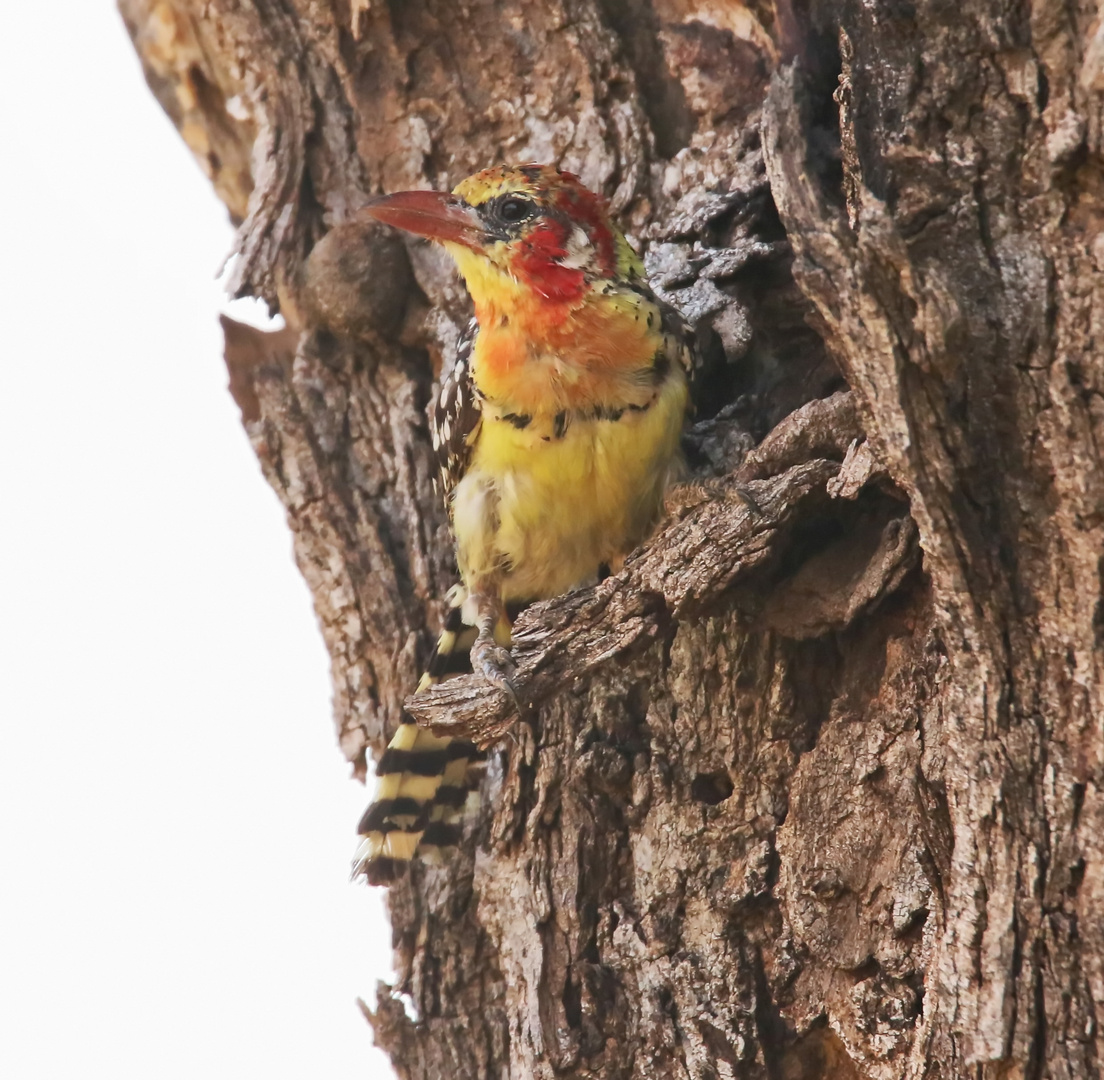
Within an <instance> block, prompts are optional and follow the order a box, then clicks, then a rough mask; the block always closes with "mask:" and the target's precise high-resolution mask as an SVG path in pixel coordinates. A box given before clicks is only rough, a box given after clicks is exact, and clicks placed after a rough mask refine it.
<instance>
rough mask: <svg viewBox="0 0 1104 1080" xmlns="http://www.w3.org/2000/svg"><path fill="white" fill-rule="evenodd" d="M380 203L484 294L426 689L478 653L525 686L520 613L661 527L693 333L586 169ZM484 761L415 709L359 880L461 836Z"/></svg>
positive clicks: (466, 361) (453, 375)
mask: <svg viewBox="0 0 1104 1080" xmlns="http://www.w3.org/2000/svg"><path fill="white" fill-rule="evenodd" d="M367 212H368V213H369V214H370V215H371V216H372V217H373V218H375V219H376V220H378V221H381V222H384V223H386V224H388V225H392V226H394V227H395V228H399V229H404V230H406V231H407V232H411V233H415V234H416V235H418V236H424V237H428V238H429V239H430V240H434V241H436V242H437V243H439V244H441V245H442V246H443V247H444V249H445V250H446V251H447V252H448V253H449V255H451V256H452V258H453V259H454V260H455V262H456V265H457V267H458V268H459V270H460V273H461V274H462V275H463V277H464V281H465V283H466V284H467V287H468V291H469V293H471V298H472V301H473V302H474V305H475V318H474V319H473V320H472V322H471V324H470V325H469V327H468V330H467V332H466V333H465V335H464V336H463V338H462V339H461V341H460V344H459V347H458V349H457V353H456V357H455V359H454V360H453V361H452V362H451V364H449V363H446V366H445V370H444V372H443V374H442V379H441V390H440V395H439V397H438V398H437V400H436V401H435V403H434V407H433V409H432V416H431V432H432V438H433V445H434V448H435V450H436V452H437V455H438V461H439V465H440V472H441V483H442V485H443V494H444V497H445V501H446V504H447V507H448V512H449V518H450V521H451V523H452V530H453V533H454V535H455V538H456V557H457V562H458V564H459V567H460V577H461V581H462V584H461V585H460V586H459V587H458V588H457V589H455V590H453V594H452V598H453V608H452V610H451V611H450V613H449V617H448V619H447V620H446V624H445V630H444V633H443V634H442V635H441V638H440V640H439V642H438V644H437V650H436V653H435V655H434V657H433V659H432V660H431V662H430V664H429V667H428V670H427V672H426V674H425V675H424V676H423V677H422V682H421V684H420V686H419V689H422V688H424V687H425V686H428V685H430V684H432V683H434V682H436V681H438V680H439V679H441V678H443V677H446V676H447V675H448V674H450V673H452V672H454V671H457V670H463V667H462V665H461V663H460V661H462V660H464V659H465V657H464V654H465V653H467V654H468V657H467V659H468V660H469V661H470V665H471V670H474V671H475V672H477V673H480V674H482V675H483V676H484V677H486V678H487V679H489V680H490V681H491V682H493V683H495V684H497V685H499V686H501V687H502V688H504V689H506V690H507V691H508V692H511V693H512V691H513V688H512V685H511V682H510V677H511V674H512V672H513V668H512V665H511V662H510V657H509V653H508V652H507V646H508V645H509V640H510V622H509V617H508V614H507V612H508V611H513V610H516V609H517V608H518V607H520V606H522V605H524V604H525V603H528V602H531V601H534V600H539V599H543V598H546V597H551V596H555V595H557V594H559V593H562V592H565V591H567V590H569V589H573V588H576V587H578V586H581V585H586V584H589V583H591V582H594V581H596V580H598V579H599V578H600V576H601V575H602V574H603V573H608V572H610V571H616V570H617V569H618V568H619V567H620V566H621V564H622V563H623V562H624V559H625V556H626V555H628V553H629V552H630V551H632V550H633V548H635V547H636V546H637V545H638V544H640V542H641V541H642V540H644V539H645V537H646V536H647V535H648V533H649V531H650V530H651V529H652V527H653V526H654V525H655V523H656V520H657V518H658V516H659V513H660V509H661V505H662V501H663V494H664V490H665V488H666V486H667V483H668V479H669V478H670V477H671V476H672V474H673V472H674V471H675V469H676V467H677V464H678V462H679V436H680V433H681V431H682V427H683V421H684V418H685V415H686V411H687V401H688V389H687V385H688V384H687V380H688V374H689V370H690V360H691V356H690V346H689V339H688V337H687V334H686V332H685V330H684V327H683V324H682V322H681V320H680V319H679V318H678V316H677V315H676V314H675V313H674V312H673V311H672V309H670V308H668V307H666V306H664V305H662V304H661V303H660V302H659V301H658V300H657V299H656V298H655V296H654V295H653V294H652V292H651V291H650V290H649V288H648V286H647V283H646V282H645V279H644V269H643V265H642V264H641V261H640V258H639V257H638V256H637V254H636V253H635V252H634V251H633V249H632V248H631V247H630V246H629V244H628V242H627V241H626V240H625V237H624V236H623V235H622V234H621V232H620V231H619V230H618V229H617V227H616V226H615V225H614V224H613V222H612V221H611V219H610V214H609V209H608V207H607V205H606V203H605V200H603V199H602V198H600V197H599V196H597V195H595V194H594V193H593V192H591V191H588V190H587V189H586V188H585V187H584V186H583V185H582V184H581V183H580V181H579V179H578V178H577V177H575V176H573V175H572V174H571V173H566V172H560V171H559V170H558V169H555V168H553V167H551V166H547V165H523V166H520V167H516V168H506V167H497V168H493V169H487V170H486V171H484V172H481V173H477V174H476V175H475V176H471V177H469V178H468V179H467V180H465V181H464V182H463V183H461V184H460V185H459V186H457V188H456V189H455V190H454V191H453V192H452V194H451V195H446V194H441V193H439V192H434V191H404V192H399V193H398V194H395V195H388V196H385V197H383V198H382V199H379V200H377V201H376V202H374V203H373V204H371V205H370V206H369V207H368V209H367ZM474 754H475V747H474V746H473V745H472V744H471V743H469V742H465V741H460V740H449V739H444V738H439V737H437V736H435V735H433V734H431V733H430V732H429V731H425V730H423V729H421V728H419V727H417V726H416V725H415V724H414V723H413V722H412V721H411V720H410V719H409V718H406V722H405V723H403V724H401V725H400V727H399V730H398V731H397V732H396V734H395V737H394V738H393V739H392V740H391V743H390V745H389V746H388V748H387V751H386V752H385V753H384V755H383V757H382V758H381V759H380V762H379V765H378V767H377V773H378V776H379V783H378V787H377V791H376V796H375V801H374V802H373V803H372V805H371V806H369V808H368V810H367V811H366V812H365V814H364V817H363V819H362V820H361V823H360V833H361V836H362V842H361V844H360V847H359V848H358V850H357V854H356V859H355V861H354V864H353V867H354V871H353V872H354V876H355V875H357V874H361V873H363V874H364V875H365V876H366V877H367V878H368V880H369V881H371V882H373V883H383V882H387V881H391V880H394V879H395V878H396V877H397V876H399V875H400V874H401V873H402V872H403V871H404V870H405V869H406V867H407V866H408V865H409V863H410V860H412V859H413V858H414V857H415V855H416V854H422V855H426V854H431V853H432V852H433V851H434V850H435V849H439V848H440V847H443V846H445V845H448V844H453V843H455V842H456V840H457V838H458V834H459V826H458V824H457V822H458V818H459V812H460V810H461V808H462V806H463V803H464V801H465V798H466V794H467V788H468V783H467V776H468V769H469V762H470V760H471V759H472V757H473V755H474Z"/></svg>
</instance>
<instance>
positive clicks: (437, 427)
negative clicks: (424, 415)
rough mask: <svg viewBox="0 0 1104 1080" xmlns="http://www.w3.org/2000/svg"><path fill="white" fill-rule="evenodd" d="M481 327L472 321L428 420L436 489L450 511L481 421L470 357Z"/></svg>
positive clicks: (461, 337)
mask: <svg viewBox="0 0 1104 1080" xmlns="http://www.w3.org/2000/svg"><path fill="white" fill-rule="evenodd" d="M478 333H479V324H478V323H477V322H476V321H475V319H472V320H471V322H469V323H468V325H467V326H466V327H465V329H464V332H463V333H462V334H461V335H460V340H459V341H458V342H457V344H456V359H455V360H454V362H453V364H452V366H451V367H450V368H447V369H446V370H445V371H444V372H443V373H442V376H441V391H440V393H439V394H438V395H437V400H436V401H435V402H434V403H433V409H432V411H431V413H430V417H429V434H430V437H431V438H432V440H433V449H434V451H435V452H436V454H437V467H438V468H439V469H440V473H441V478H440V483H439V484H438V485H437V490H438V491H439V492H440V494H441V495H442V497H443V498H444V500H445V506H446V508H448V507H449V506H450V504H451V499H452V493H453V490H454V489H455V488H456V485H457V484H458V483H460V481H461V480H462V479H463V476H464V473H465V472H467V469H468V464H469V462H470V461H471V455H472V447H473V446H474V445H475V438H476V435H477V433H478V431H479V424H480V421H481V419H482V415H483V413H482V407H481V406H482V399H481V398H480V396H479V394H478V392H477V391H476V388H475V384H474V383H473V382H472V378H471V356H472V350H473V349H474V348H475V339H476V336H477V335H478Z"/></svg>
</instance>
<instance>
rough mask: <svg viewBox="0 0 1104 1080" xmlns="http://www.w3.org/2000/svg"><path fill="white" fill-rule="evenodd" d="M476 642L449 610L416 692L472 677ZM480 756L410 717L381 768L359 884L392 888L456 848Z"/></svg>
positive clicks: (362, 829)
mask: <svg viewBox="0 0 1104 1080" xmlns="http://www.w3.org/2000/svg"><path fill="white" fill-rule="evenodd" d="M459 599H461V597H457V598H456V601H454V602H457V601H458V600H459ZM475 636H476V631H475V628H474V627H471V626H468V625H466V624H465V623H464V620H463V618H462V615H461V609H460V607H459V606H455V607H452V608H450V609H449V614H448V618H447V620H446V622H445V629H444V630H443V631H442V633H441V636H440V638H439V639H438V641H437V647H436V649H435V650H434V654H433V658H432V659H431V660H430V662H429V665H428V667H427V669H426V672H425V674H424V675H423V676H422V679H421V682H420V683H419V684H418V689H419V690H423V689H425V688H426V687H427V686H432V685H433V684H434V683H437V682H440V681H441V680H442V679H446V678H448V677H449V676H451V675H455V674H463V673H465V672H467V671H470V670H471V667H470V664H469V662H468V652H469V650H470V649H471V646H472V642H474V640H475ZM481 756H482V755H481V754H480V753H479V751H478V750H477V748H476V746H475V744H474V743H472V742H469V741H468V740H466V739H449V738H441V737H440V736H437V735H434V734H433V733H432V732H430V731H426V730H425V729H424V728H420V727H418V726H417V724H415V723H414V721H413V720H412V719H411V718H410V717H409V716H407V715H405V714H404V715H403V720H402V723H401V724H400V725H399V730H398V731H396V732H395V735H394V738H392V740H391V742H390V744H389V745H388V747H387V750H386V751H385V752H384V755H383V757H381V758H380V760H379V764H378V765H377V766H376V776H377V786H376V794H375V798H374V799H373V800H372V804H371V805H370V806H369V807H368V809H367V810H366V811H365V812H364V816H363V817H362V818H361V819H360V825H359V827H358V829H357V831H358V833H359V834H360V837H361V841H360V845H359V846H358V848H357V851H356V855H355V856H354V859H353V877H354V878H356V877H359V876H361V875H363V876H364V877H366V878H367V879H368V882H369V884H371V885H386V884H389V883H390V882H392V881H395V880H397V879H398V878H400V877H402V875H403V874H404V873H405V872H406V869H407V867H408V866H409V865H410V863H411V861H412V860H413V859H414V857H415V856H419V857H421V858H422V859H424V860H426V861H433V859H434V858H435V856H437V855H439V853H440V850H441V849H442V848H447V847H452V846H455V845H456V843H457V842H458V841H459V839H460V830H461V818H462V814H463V809H464V804H465V802H466V801H467V798H468V793H469V791H470V790H471V779H470V777H469V773H470V771H471V767H472V764H473V762H475V761H477V760H479V759H480V758H481Z"/></svg>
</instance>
